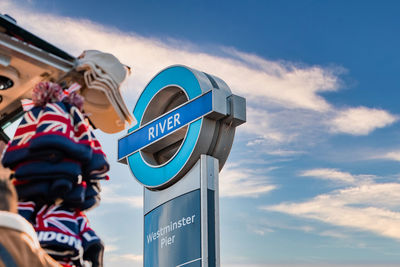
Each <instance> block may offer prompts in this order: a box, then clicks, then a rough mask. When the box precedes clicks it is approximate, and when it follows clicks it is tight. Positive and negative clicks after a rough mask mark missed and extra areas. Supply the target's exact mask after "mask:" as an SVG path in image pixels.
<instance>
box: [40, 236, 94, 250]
mask: <svg viewBox="0 0 400 267" xmlns="http://www.w3.org/2000/svg"><path fill="white" fill-rule="evenodd" d="M92 239H93V238H92ZM38 240H39V241H52V240H56V241H57V242H59V243H62V244H67V243H68V245H69V246H71V247H72V246H73V247H75V249H77V250H80V249H81V248H82V241H81V240H80V239H78V238H76V237H74V236H69V235H66V234H63V233H56V232H40V233H39V235H38Z"/></svg>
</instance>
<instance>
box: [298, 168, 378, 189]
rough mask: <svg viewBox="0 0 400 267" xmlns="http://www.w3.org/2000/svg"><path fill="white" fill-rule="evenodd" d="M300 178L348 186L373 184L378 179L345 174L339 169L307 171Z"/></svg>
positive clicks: (301, 173)
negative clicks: (310, 178)
mask: <svg viewBox="0 0 400 267" xmlns="http://www.w3.org/2000/svg"><path fill="white" fill-rule="evenodd" d="M300 176H304V177H313V178H316V179H322V180H327V181H331V182H335V183H339V184H347V185H354V184H358V185H359V184H365V183H372V182H373V180H374V179H375V178H376V176H374V175H363V174H361V175H353V174H351V173H349V172H343V171H340V170H338V169H330V168H318V169H311V170H305V171H302V172H300Z"/></svg>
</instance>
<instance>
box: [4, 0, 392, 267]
mask: <svg viewBox="0 0 400 267" xmlns="http://www.w3.org/2000/svg"><path fill="white" fill-rule="evenodd" d="M0 12H1V13H3V14H4V13H6V14H9V15H11V16H13V17H14V18H15V19H16V20H17V22H18V24H19V25H20V26H22V27H24V28H26V29H27V30H29V31H30V32H32V33H34V34H36V35H38V36H40V37H41V38H43V39H45V40H47V41H49V42H51V43H52V44H54V45H56V46H57V47H59V48H61V49H63V50H65V51H67V52H68V53H70V54H72V55H74V56H78V55H79V54H80V53H81V52H82V51H83V50H86V49H97V50H101V51H104V52H109V53H112V54H114V55H116V56H117V57H118V58H119V59H120V60H121V61H122V62H123V63H124V64H127V65H129V66H131V68H132V70H133V71H132V75H131V76H130V77H129V78H128V79H127V80H126V81H125V83H124V85H123V86H122V88H121V91H122V95H123V97H124V99H125V101H126V104H127V106H128V108H129V110H131V111H132V110H133V108H134V106H135V103H136V101H137V98H138V95H139V94H140V92H141V91H142V90H143V89H144V87H145V86H146V84H147V83H148V82H149V81H150V79H151V78H152V77H154V76H155V75H156V74H157V73H158V72H159V71H161V70H162V69H164V68H166V67H168V66H170V65H174V64H183V65H186V66H189V67H192V68H195V69H198V70H201V71H204V72H207V73H209V74H213V75H215V76H218V77H220V78H221V79H223V80H224V81H225V82H226V83H227V84H228V85H229V86H230V88H231V90H232V91H233V92H234V93H235V94H237V95H240V96H242V97H245V98H246V99H247V123H246V124H244V125H241V126H239V127H238V128H237V131H236V136H235V141H234V145H233V147H232V150H231V154H230V156H229V159H228V161H227V163H226V165H225V167H224V169H223V170H222V172H221V173H220V228H221V266H223V267H239V266H240V267H264V266H265V267H266V266H268V267H284V266H285V267H289V266H290V267H292V266H293V267H300V266H318V267H339V266H341V267H342V266H346V267H348V266H398V265H399V264H400V250H399V248H400V145H399V139H400V124H399V119H400V110H399V107H398V101H399V98H400V93H399V92H400V80H399V79H398V77H399V75H398V73H399V71H400V50H399V47H400V37H399V34H398V29H399V28H400V18H399V16H398V14H399V12H400V3H398V1H361V0H360V1H354V0H353V1H341V0H338V1H312V0H303V1H294V0H292V1H287V0H283V1H255V0H249V1H237V0H233V1H232V0H231V1H226V0H216V1H208V0H204V1H199V0H185V1H184V0H171V1H156V0H148V1H102V0H97V1H92V0H88V1H76V0H70V1H57V0H53V1H50V0H41V1H39V0H30V1H26V0H16V1H10V0H2V1H0ZM125 133H126V132H121V133H117V134H113V135H109V134H104V133H102V132H100V131H98V130H97V132H96V135H97V136H98V138H99V140H100V142H101V143H102V145H103V148H104V151H105V152H106V154H107V155H108V158H109V161H110V162H111V171H110V177H111V179H110V181H107V182H104V183H103V184H102V186H103V191H102V203H101V205H100V206H99V207H97V208H96V209H94V210H91V211H89V212H88V216H89V219H90V222H91V225H92V227H93V229H94V230H95V231H96V232H97V234H98V235H99V236H100V237H101V238H102V239H103V241H104V242H105V244H106V252H105V264H106V266H112V267H113V266H118V267H123V266H134V267H135V266H142V260H143V257H142V251H143V245H142V244H143V200H142V194H143V188H142V186H141V185H140V184H139V183H138V182H136V180H135V179H134V178H133V177H132V175H131V173H130V170H129V168H128V167H127V166H126V165H122V164H119V163H117V156H116V145H117V140H118V138H120V137H122V136H124V135H125Z"/></svg>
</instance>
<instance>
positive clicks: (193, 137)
mask: <svg viewBox="0 0 400 267" xmlns="http://www.w3.org/2000/svg"><path fill="white" fill-rule="evenodd" d="M168 86H179V87H181V88H182V89H183V90H184V91H185V92H186V95H187V96H188V98H189V100H191V99H193V98H195V97H197V96H199V95H201V94H202V89H201V86H200V83H199V81H198V80H197V78H196V76H195V74H194V73H193V72H192V71H191V70H190V69H189V68H187V67H184V66H172V67H169V68H167V69H165V70H163V71H161V72H160V73H159V74H157V75H156V76H155V77H154V78H153V79H152V80H151V81H150V82H149V84H148V85H147V86H146V87H145V89H144V90H143V92H142V94H141V95H140V97H139V99H138V101H137V103H136V106H135V108H134V110H133V115H134V116H135V118H136V119H137V120H138V123H137V124H136V125H135V126H134V127H132V128H130V129H129V130H128V133H129V132H132V131H134V130H137V129H138V128H139V127H140V125H141V124H142V123H141V122H142V119H143V114H144V112H145V111H146V108H147V106H148V104H149V103H150V101H151V99H152V98H153V97H154V96H155V95H156V94H157V93H158V92H160V91H161V90H162V89H163V88H166V87H168ZM202 121H203V118H199V119H198V120H196V121H194V122H192V123H191V124H190V125H189V127H188V130H187V133H186V138H185V139H184V141H183V142H182V144H181V147H180V149H179V150H178V151H177V153H176V154H175V156H174V157H173V158H172V159H171V160H170V161H169V162H167V163H166V164H164V165H161V166H150V165H149V164H147V163H146V162H144V159H143V158H142V156H141V155H140V152H139V151H137V152H135V153H134V154H132V155H130V156H129V157H128V164H129V168H130V169H131V171H132V174H133V176H134V177H135V178H136V179H137V180H138V181H139V182H140V183H142V184H143V185H144V186H146V187H149V188H157V187H162V186H163V185H166V184H168V183H169V182H171V181H172V180H173V179H174V178H175V176H176V175H177V174H178V173H179V172H180V171H181V170H182V168H183V167H184V166H185V164H186V162H187V161H188V159H189V158H190V155H191V154H192V152H193V150H194V148H195V146H196V143H197V139H198V137H199V135H200V130H201V125H202Z"/></svg>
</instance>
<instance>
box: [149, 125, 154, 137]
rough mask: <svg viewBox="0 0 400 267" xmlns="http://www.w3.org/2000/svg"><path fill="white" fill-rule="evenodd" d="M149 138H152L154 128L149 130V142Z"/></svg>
mask: <svg viewBox="0 0 400 267" xmlns="http://www.w3.org/2000/svg"><path fill="white" fill-rule="evenodd" d="M151 138H154V127H150V128H149V140H151Z"/></svg>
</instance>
